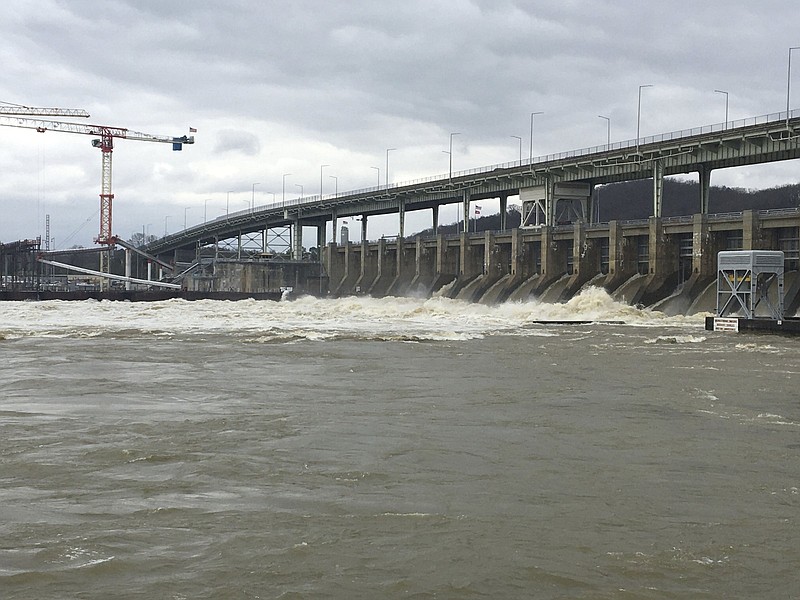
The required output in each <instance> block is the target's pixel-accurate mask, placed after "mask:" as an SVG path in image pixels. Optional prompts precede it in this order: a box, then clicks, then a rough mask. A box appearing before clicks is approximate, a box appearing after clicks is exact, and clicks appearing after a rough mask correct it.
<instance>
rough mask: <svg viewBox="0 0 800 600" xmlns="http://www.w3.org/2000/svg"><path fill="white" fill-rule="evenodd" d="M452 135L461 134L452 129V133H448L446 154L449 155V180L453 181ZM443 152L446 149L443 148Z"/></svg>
mask: <svg viewBox="0 0 800 600" xmlns="http://www.w3.org/2000/svg"><path fill="white" fill-rule="evenodd" d="M454 135H461V134H460V133H459V132H457V131H454V132H453V133H451V134H450V151H449V152H447V154H448V155H450V171H449V173H450V175H449V179H450V181H451V182H452V181H453V136H454ZM443 152H446V151H444V150H443Z"/></svg>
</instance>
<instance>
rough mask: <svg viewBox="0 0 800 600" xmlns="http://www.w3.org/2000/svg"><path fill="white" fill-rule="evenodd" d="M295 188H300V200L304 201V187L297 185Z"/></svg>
mask: <svg viewBox="0 0 800 600" xmlns="http://www.w3.org/2000/svg"><path fill="white" fill-rule="evenodd" d="M295 186H297V187H299V188H300V200H302V199H303V186H302V185H300V184H299V183H295Z"/></svg>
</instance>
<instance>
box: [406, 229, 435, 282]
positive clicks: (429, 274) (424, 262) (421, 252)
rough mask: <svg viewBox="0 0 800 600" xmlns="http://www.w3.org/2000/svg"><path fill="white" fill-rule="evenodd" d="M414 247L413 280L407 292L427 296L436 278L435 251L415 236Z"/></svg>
mask: <svg viewBox="0 0 800 600" xmlns="http://www.w3.org/2000/svg"><path fill="white" fill-rule="evenodd" d="M415 245H416V252H415V253H414V261H415V264H414V278H413V279H412V280H411V284H410V285H409V286H408V292H409V293H411V294H412V295H420V296H428V295H429V294H430V293H431V287H432V286H433V280H434V278H435V277H436V257H435V252H436V250H435V248H432V247H431V246H430V245H428V244H425V242H424V241H423V240H422V238H421V237H420V236H417V238H416V244H415Z"/></svg>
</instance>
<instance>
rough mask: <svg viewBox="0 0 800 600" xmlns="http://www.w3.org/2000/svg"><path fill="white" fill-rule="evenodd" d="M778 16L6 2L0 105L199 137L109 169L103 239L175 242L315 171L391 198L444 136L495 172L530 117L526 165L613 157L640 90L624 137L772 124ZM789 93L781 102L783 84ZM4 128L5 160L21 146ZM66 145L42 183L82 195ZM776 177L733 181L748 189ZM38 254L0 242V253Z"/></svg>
mask: <svg viewBox="0 0 800 600" xmlns="http://www.w3.org/2000/svg"><path fill="white" fill-rule="evenodd" d="M794 11H795V4H794V3H793V2H791V1H790V0H766V1H764V2H760V3H758V4H757V5H756V4H754V3H752V2H747V1H744V0H733V1H731V0H728V1H725V0H707V1H705V2H702V3H698V2H689V1H688V0H673V1H670V2H661V3H653V2H641V1H637V0H582V1H580V2H579V1H577V0H541V1H536V2H533V1H528V0H491V1H490V0H402V1H401V0H389V1H386V2H375V1H374V0H349V1H348V2H318V1H314V0H281V1H278V0H268V1H255V0H229V1H227V2H224V3H223V2H219V1H216V0H193V1H192V2H177V1H166V2H165V1H164V0H114V1H109V2H101V3H98V2H95V1H93V0H69V1H61V2H59V1H57V0H43V1H42V2H37V3H32V2H30V1H29V0H7V1H6V2H5V3H4V4H3V7H2V8H0V59H2V62H3V65H4V75H5V77H4V78H3V80H2V81H0V100H5V101H13V102H20V103H24V104H29V105H39V106H44V105H60V106H65V107H82V108H86V109H88V110H90V112H91V113H92V119H91V120H92V121H96V122H100V123H103V124H110V125H117V126H125V127H130V128H133V129H137V130H140V131H146V132H150V133H155V134H170V135H174V134H178V133H183V132H185V131H186V128H187V127H189V126H195V127H197V128H198V129H199V132H198V134H197V143H196V144H195V146H194V147H187V148H185V150H184V152H182V153H180V154H178V153H174V154H170V153H169V152H166V151H165V149H164V148H159V149H156V148H140V146H147V144H142V143H135V142H130V143H128V142H126V143H125V144H122V143H121V144H120V145H119V146H120V147H119V150H115V159H114V160H115V167H114V168H115V178H116V179H115V182H117V183H119V185H120V186H122V185H129V186H131V187H129V188H128V189H125V190H120V195H119V198H120V203H121V202H123V200H122V198H126V200H125V202H131V205H129V206H136V207H141V211H151V212H142V214H137V213H136V211H135V210H133V209H130V210H128V209H127V208H126V210H122V209H120V215H121V216H120V219H123V218H127V217H124V216H123V215H126V214H131V217H130V218H131V219H132V220H138V221H139V222H142V221H144V222H151V221H152V222H163V221H164V217H165V216H169V214H165V213H169V212H171V213H172V214H173V219H172V222H173V223H174V222H176V221H177V220H180V221H181V222H182V220H183V214H184V208H185V207H186V206H187V205H189V204H192V205H197V204H203V203H204V202H207V201H209V199H210V202H209V204H208V209H209V211H211V210H212V209H214V210H217V211H219V210H223V209H224V202H225V201H227V200H228V198H226V194H227V192H229V191H231V190H237V189H241V190H247V189H249V186H250V185H251V182H252V181H261V182H263V183H262V187H261V188H260V189H261V193H262V194H265V193H267V192H272V193H277V192H278V191H280V190H281V186H282V183H283V181H282V175H283V174H284V173H289V172H291V173H293V175H292V179H291V181H290V182H289V183H288V185H289V188H290V189H291V190H292V191H293V192H295V191H296V190H298V189H299V186H300V185H303V186H305V187H306V188H308V190H316V188H318V187H319V165H320V164H331V165H332V166H331V167H330V168H329V172H330V174H332V175H333V174H336V176H337V177H338V178H339V179H338V182H339V188H340V190H344V189H352V188H355V187H360V186H363V185H369V184H372V183H373V182H374V174H375V173H374V171H373V170H372V169H371V167H372V166H377V165H383V162H384V160H385V157H384V152H385V149H386V148H387V147H397V148H398V150H397V151H396V152H394V153H393V155H392V161H393V162H392V168H391V172H392V173H393V174H394V175H395V176H397V177H412V178H413V177H418V176H427V175H431V174H436V173H441V172H443V171H444V168H443V167H444V162H443V161H444V159H443V158H442V157H443V155H442V154H441V150H442V149H445V146H446V144H447V141H448V133H449V132H452V131H459V132H461V134H462V135H461V136H459V139H458V156H457V157H455V160H454V162H455V163H457V164H459V168H470V167H475V166H480V165H479V164H471V163H469V162H467V161H469V160H473V159H474V160H489V161H496V162H502V161H505V160H513V159H514V158H515V154H516V152H517V151H516V149H515V144H516V141H515V140H513V139H511V137H510V136H512V135H519V136H523V137H524V138H525V146H526V147H527V143H528V139H527V137H528V128H529V115H530V113H531V112H532V111H543V112H544V114H543V115H541V117H538V118H537V122H536V144H535V145H536V151H537V153H548V152H558V151H562V150H568V149H573V148H580V147H586V146H592V145H595V144H600V143H603V142H604V141H605V131H606V130H605V122H604V121H601V120H600V119H598V118H597V115H598V114H603V115H607V116H610V117H611V119H612V124H611V126H612V138H614V139H628V138H631V137H633V135H634V134H635V128H636V100H637V90H638V86H639V85H642V84H653V85H654V88H652V89H648V90H647V92H646V95H645V97H644V102H643V106H642V133H643V134H652V133H658V132H662V131H671V130H676V129H682V128H688V127H692V126H697V125H702V124H707V123H712V122H719V121H721V120H722V118H723V114H724V113H723V110H724V101H723V99H722V98H721V97H720V96H719V94H715V93H714V92H713V90H714V89H724V90H726V91H728V92H729V93H730V112H731V119H738V118H743V117H746V116H753V115H757V114H765V113H768V112H777V111H780V110H782V109H784V108H785V101H786V98H785V93H786V54H787V48H788V47H789V46H795V45H798V43H800V37H798V36H797V33H796V27H794V21H795V19H794V18H793V17H794ZM797 64H798V65H799V66H798V68H800V61H798V63H797ZM794 81H795V82H796V86H795V89H796V90H797V91H798V94H800V73H797V74H796V76H795V77H794ZM794 104H795V105H800V99H799V100H798V102H795V103H794ZM3 129H7V128H0V143H2V144H4V145H6V146H7V148H8V151H9V154H10V156H16V155H18V154H19V152H15V151H14V149H15V148H20V149H23V148H26V147H28V145H30V147H34V148H35V144H37V143H39V142H37V141H36V140H35V138H33V137H31V136H32V134H31V136H25V135H14V136H7V135H5V133H6V132H4V131H3ZM47 135H51V134H47ZM53 135H55V134H53ZM73 137H76V136H73ZM81 144H84V146H85V140H80V139H77V140H71V141H69V142H63V143H59V144H58V148H59V150H58V151H56V150H55V149H54V150H53V151H52V152H51V153H50V159H49V160H50V162H49V164H50V165H54V164H56V163H63V165H64V166H65V167H66V166H72V167H74V168H76V169H81V170H82V171H84V172H86V173H90V174H94V173H97V174H98V177H97V178H96V180H98V181H99V157H98V156H97V155H96V153H94V152H93V150H92V149H86V148H85V147H84V146H81ZM62 148H69V149H71V148H76V150H74V151H71V150H61V149H62ZM0 156H4V154H2V155H0ZM162 164H165V165H166V164H168V165H169V166H170V168H169V169H165V168H161V167H160V166H159V165H162ZM0 166H5V168H6V169H8V168H9V166H10V165H8V164H6V165H0ZM784 167H785V166H784ZM14 168H15V169H16V166H14ZM50 168H51V169H52V168H53V167H52V166H51V167H50ZM30 169H31V170H30V172H28V173H25V171H24V168H23V169H22V170H17V173H16V175H17V176H16V177H15V179H14V181H15V183H14V187H13V189H12V188H11V187H10V184H8V183H6V184H4V183H3V182H2V181H0V197H5V198H6V201H7V202H12V200H11V198H12V197H16V196H22V195H24V194H25V192H24V190H23V191H22V192H20V190H19V186H20V185H24V181H26V180H30V181H34V182H35V181H36V180H37V179H38V178H39V177H40V171H41V169H42V167H41V166H36V165H30ZM787 172H791V170H789V169H786V168H783V167H781V168H775V169H773V170H770V168H769V167H759V168H754V169H753V170H752V171H750V172H749V173H752V175H748V176H747V177H748V178H749V180H752V181H753V182H754V184H753V185H752V186H750V187H758V186H760V185H763V186H767V185H774V184H777V183H781V182H786V181H781V180H780V178H785V177H786V176H787V175H786V173H787ZM164 173H168V174H169V175H172V177H171V178H170V177H168V176H165V175H164ZM726 176H729V175H727V174H726V173H724V172H720V173H716V172H715V175H714V177H715V179H718V180H719V181H725V177H726ZM730 178H731V180H734V179H735V180H736V181H737V182H738V181H740V180H741V179H742V178H743V176H742V175H741V172H736V173H735V174H734V173H731V174H730ZM20 181H21V182H23V183H20ZM170 182H172V185H170ZM315 182H316V183H315ZM63 185H64V188H65V189H63V190H58V193H59V194H61V195H64V196H69V197H73V198H96V197H97V194H98V190H97V189H95V188H94V185H95V183H94V181H92V182H90V183H81V182H74V181H67V180H65V181H64V183H63ZM57 186H58V182H56V181H52V179H51V180H50V188H51V189H55V188H56V187H57ZM296 186H297V187H296ZM34 188H35V185H34ZM53 193H55V192H53ZM242 194H243V197H244V191H243V192H242ZM154 197H158V198H162V199H163V200H162V201H161V202H159V203H157V204H155V203H150V202H149V201H148V199H150V198H154ZM127 199H129V200H127ZM87 202H90V201H88V200H87ZM93 202H94V201H91V203H92V204H93ZM92 204H87V205H86V209H87V210H91V208H92ZM118 204H119V203H118ZM240 204H243V200H242V201H241V202H240ZM25 210H26V208H25V206H24V205H23V204H20V205H19V211H25ZM53 211H54V213H55V212H56V211H57V208H56V207H54V208H53ZM159 211H160V212H159ZM189 214H190V215H191V214H194V215H195V216H197V215H198V214H199V211H197V210H195V211H189ZM175 215H177V216H175ZM61 221H64V222H66V221H67V217H66V216H63V217H59V216H58V215H57V214H54V215H53V223H54V224H55V225H54V226H56V227H58V226H59V225H58V223H60V222H61ZM117 222H118V223H119V226H120V227H121V228H128V229H136V230H138V229H137V228H139V229H140V227H141V225H140V224H137V225H135V226H134V223H133V222H131V223H127V222H123V221H121V220H120V221H117ZM35 233H36V232H35V231H34V232H31V231H29V229H26V228H25V227H23V226H22V225H19V226H17V225H16V224H12V223H11V222H10V221H4V222H3V223H2V224H0V239H10V238H12V237H30V236H31V235H32V234H35ZM120 234H122V235H126V231H125V229H122V230H121V231H120ZM89 237H90V236H87V240H86V243H89V239H88V238H89Z"/></svg>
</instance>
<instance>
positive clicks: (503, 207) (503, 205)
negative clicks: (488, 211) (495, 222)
mask: <svg viewBox="0 0 800 600" xmlns="http://www.w3.org/2000/svg"><path fill="white" fill-rule="evenodd" d="M507 211H508V194H500V229H501V230H502V231H505V230H506V217H507V216H508V215H507V214H506V213H507Z"/></svg>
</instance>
